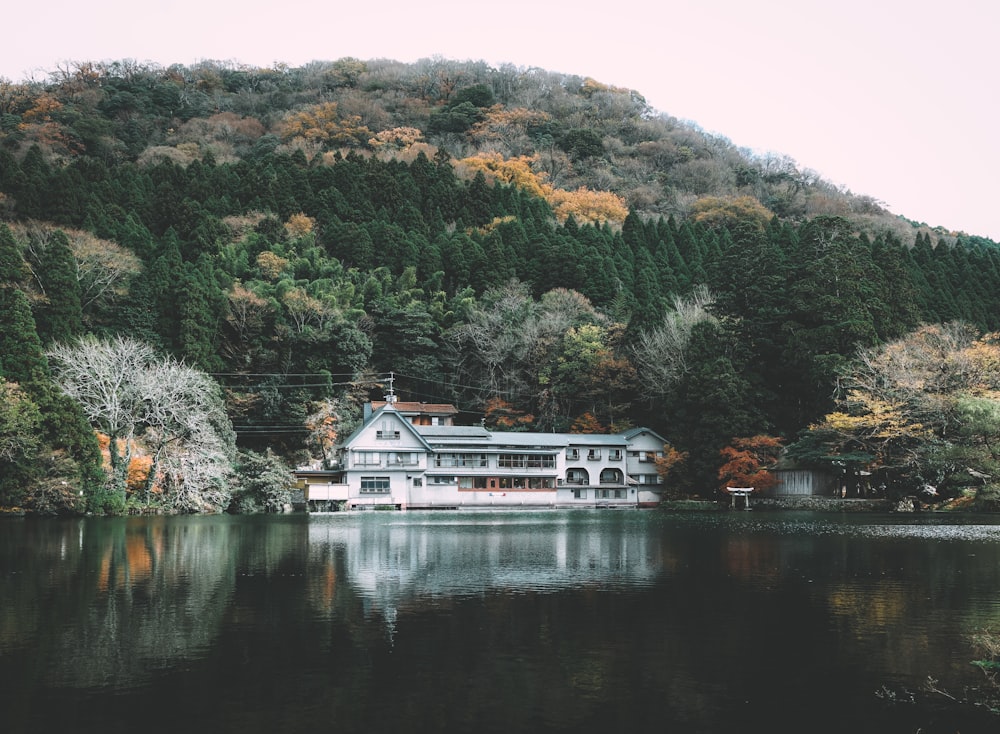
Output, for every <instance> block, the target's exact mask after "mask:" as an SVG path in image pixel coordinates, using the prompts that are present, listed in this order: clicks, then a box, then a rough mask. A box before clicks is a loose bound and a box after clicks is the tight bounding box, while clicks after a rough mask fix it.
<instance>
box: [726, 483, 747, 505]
mask: <svg viewBox="0 0 1000 734" xmlns="http://www.w3.org/2000/svg"><path fill="white" fill-rule="evenodd" d="M726 491H727V492H728V493H729V497H730V498H731V505H730V506H731V507H732V508H733V509H736V498H737V497H742V498H743V509H744V510H749V509H750V494H751V493H752V492H753V487H726Z"/></svg>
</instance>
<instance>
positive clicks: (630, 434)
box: [620, 426, 667, 443]
mask: <svg viewBox="0 0 1000 734" xmlns="http://www.w3.org/2000/svg"><path fill="white" fill-rule="evenodd" d="M644 433H646V434H649V435H650V436H652V437H653V438H655V439H656V440H658V441H660V442H661V443H667V439H665V438H664V437H663V436H661V435H660V434H659V433H657V432H656V431H654V430H653V429H652V428H642V427H641V426H640V427H638V428H630V429H628V430H627V431H622V432H621V434H620V435H621V437H622V438H624V439H625V440H626V441H631V440H632V439H633V438H635V437H637V436H641V435H642V434H644Z"/></svg>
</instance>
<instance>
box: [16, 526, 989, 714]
mask: <svg viewBox="0 0 1000 734" xmlns="http://www.w3.org/2000/svg"><path fill="white" fill-rule="evenodd" d="M984 629H990V630H994V631H998V632H1000V519H998V518H995V517H992V518H985V519H984V518H964V519H963V518H954V517H949V518H945V519H942V518H939V517H936V516H924V517H917V518H913V517H911V518H900V517H896V516H892V517H888V516H872V515H867V516H857V515H845V516H838V515H816V514H808V513H801V514H800V513H780V514H779V513H765V512H732V513H724V514H704V515H702V514H697V515H665V514H661V513H659V512H656V511H646V512H639V511H594V510H584V511H565V512H563V511H544V512H533V513H525V514H515V513H512V512H496V513H485V512H483V513H473V512H462V513H418V512H410V513H380V512H373V513H359V514H346V513H345V514H335V515H312V516H305V515H296V516H283V517H249V518H248V517H181V518H129V519H97V518H92V519H85V520H45V521H39V520H23V519H22V520H18V519H12V520H3V521H0V731H3V732H9V733H12V734H13V733H15V732H18V733H19V732H43V733H44V732H101V733H102V734H112V733H115V732H143V733H144V734H145V733H147V732H181V733H182V734H183V733H185V732H188V733H190V732H246V733H253V732H483V733H486V732H504V733H505V734H506V733H510V732H564V731H565V732H570V731H573V732H579V731H585V732H590V731H595V732H596V731H607V732H615V733H616V732H654V731H655V732H711V733H716V732H742V731H746V732H828V731H829V732H851V733H853V734H861V733H862V732H895V731H899V732H915V731H918V730H922V731H924V732H929V731H942V732H944V731H962V732H970V731H997V732H1000V718H990V719H988V720H986V721H985V722H984V721H982V720H973V721H967V720H965V719H963V718H962V714H961V712H960V711H958V710H955V709H952V708H950V707H947V706H942V707H940V708H933V709H931V710H928V709H926V708H924V707H923V706H920V707H917V706H912V705H895V706H889V705H887V704H886V703H885V701H884V700H883V699H880V698H879V697H878V696H876V695H875V692H876V691H877V690H879V689H881V687H882V686H887V687H888V688H889V689H891V690H893V691H894V692H900V695H902V692H903V691H905V690H907V689H908V690H917V689H920V688H921V686H922V685H923V682H924V681H925V680H926V678H927V677H928V676H932V677H933V678H935V679H937V680H938V681H939V685H940V686H942V687H945V688H948V689H949V690H951V691H952V692H955V693H961V692H962V689H963V687H965V686H980V685H982V683H983V675H982V673H981V672H980V671H979V669H978V668H976V667H974V666H972V665H970V661H971V660H972V659H973V658H974V657H975V655H974V652H973V649H972V646H971V644H970V640H969V637H970V635H972V634H974V633H976V632H979V631H982V630H984ZM942 701H944V699H942ZM977 727H978V728H977Z"/></svg>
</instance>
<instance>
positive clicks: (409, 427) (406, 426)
mask: <svg viewBox="0 0 1000 734" xmlns="http://www.w3.org/2000/svg"><path fill="white" fill-rule="evenodd" d="M386 413H391V414H395V415H398V416H399V422H400V424H401V425H402V426H403V428H402V430H405V431H409V432H410V434H412V435H413V436H414V437H415V438H416V439H417V440H418V441H419V442H420V443H421V444H422V445H423V446H424V448H425V449H427V450H428V451H431V450H432V449H431V445H430V444H429V443H427V440H426V439H425V438H424V437H423V436H421V435H420V433H419V432H418V431H417V430H416V429H417V427H416V426H414V425H413V424H412V423H410V422H409V421H408V420H406V419H405V418H403V416H401V415H399V411H397V410H396V408H395V407H393V406H392V405H389V404H388V403H382V407H381V408H379V409H378V410H376V411H375V412H374V413H372V414H371V415H370V416H369V417H368V419H367V420H366V421H364V422H363V423H362V424H361V425H360V426H358V427H357V428H356V429H355V430H354V433H352V434H351V435H350V436H348V437H347V438H346V439H344V441H343V443H341V444H340V447H341V448H344V449H346V448H349V447H350V445H351V444H352V443H354V441H355V440H357V438H358V436H359V435H360V434H361V432H362V431H363V430H365V428H366V427H368V425H369V424H370V423H372V422H374V421H375V419H376V418H380V417H381V416H383V415H385V414H386Z"/></svg>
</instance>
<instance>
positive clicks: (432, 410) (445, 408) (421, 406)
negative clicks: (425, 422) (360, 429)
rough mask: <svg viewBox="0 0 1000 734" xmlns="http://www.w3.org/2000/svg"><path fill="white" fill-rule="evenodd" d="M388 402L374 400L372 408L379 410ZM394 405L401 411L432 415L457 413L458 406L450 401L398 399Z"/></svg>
mask: <svg viewBox="0 0 1000 734" xmlns="http://www.w3.org/2000/svg"><path fill="white" fill-rule="evenodd" d="M385 405H386V403H385V401H384V400H373V401H372V410H373V411H375V410H378V409H379V408H382V407H385ZM393 407H394V408H395V409H396V410H397V411H399V412H400V413H424V414H430V415H457V414H458V408H456V407H455V406H454V405H451V404H450V403H412V402H410V403H407V402H403V401H397V402H395V403H393Z"/></svg>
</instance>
